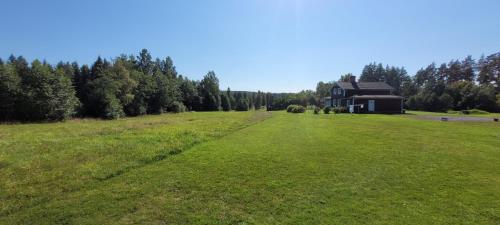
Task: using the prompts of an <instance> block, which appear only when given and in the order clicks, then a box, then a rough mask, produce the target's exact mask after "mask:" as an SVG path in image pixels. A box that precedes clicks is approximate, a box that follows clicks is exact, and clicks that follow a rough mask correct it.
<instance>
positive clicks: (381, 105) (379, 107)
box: [354, 99, 402, 113]
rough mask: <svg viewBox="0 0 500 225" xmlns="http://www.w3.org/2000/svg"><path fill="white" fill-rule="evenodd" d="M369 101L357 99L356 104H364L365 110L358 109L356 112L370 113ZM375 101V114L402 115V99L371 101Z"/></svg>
mask: <svg viewBox="0 0 500 225" xmlns="http://www.w3.org/2000/svg"><path fill="white" fill-rule="evenodd" d="M368 100H370V99H356V100H355V102H354V104H356V105H359V104H363V108H362V109H361V108H356V110H355V112H359V113H370V112H368ZM371 100H375V112H374V113H401V101H402V100H401V99H371Z"/></svg>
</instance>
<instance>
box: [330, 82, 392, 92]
mask: <svg viewBox="0 0 500 225" xmlns="http://www.w3.org/2000/svg"><path fill="white" fill-rule="evenodd" d="M337 85H338V86H339V87H340V88H342V89H344V90H391V89H394V88H392V87H391V86H390V85H388V84H386V83H384V82H356V83H351V82H337Z"/></svg>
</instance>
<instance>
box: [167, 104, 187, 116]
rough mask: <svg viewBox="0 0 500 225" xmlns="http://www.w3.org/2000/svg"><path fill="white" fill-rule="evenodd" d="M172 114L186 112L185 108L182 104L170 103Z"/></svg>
mask: <svg viewBox="0 0 500 225" xmlns="http://www.w3.org/2000/svg"><path fill="white" fill-rule="evenodd" d="M171 111H172V112H174V113H181V112H186V111H187V109H186V106H185V105H184V104H182V102H178V101H175V102H173V103H172V109H171Z"/></svg>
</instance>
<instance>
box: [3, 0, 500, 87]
mask: <svg viewBox="0 0 500 225" xmlns="http://www.w3.org/2000/svg"><path fill="white" fill-rule="evenodd" d="M0 5H2V10H1V13H0V19H1V21H2V32H1V33H0V57H2V58H4V59H5V58H7V57H8V56H9V55H10V54H11V53H12V54H15V55H23V56H25V57H26V58H27V59H29V60H32V59H34V58H39V59H46V60H47V61H48V62H50V63H57V62H58V61H60V60H63V61H75V60H76V61H78V62H80V63H87V64H89V63H92V62H93V61H94V60H95V58H96V57H97V55H101V56H102V57H105V58H111V57H115V56H118V55H119V54H121V53H126V54H132V53H133V54H137V53H138V52H139V51H140V50H141V49H142V48H147V49H149V50H150V52H151V53H152V55H153V56H154V57H161V58H163V57H166V56H171V57H172V58H173V60H174V63H175V65H176V66H177V70H178V71H179V72H180V73H182V74H184V75H187V76H188V77H190V78H193V79H200V78H201V77H202V76H203V75H204V74H205V73H206V72H207V71H208V70H214V71H215V72H216V74H217V75H218V77H219V79H220V81H221V88H226V87H228V86H230V87H231V89H233V90H263V91H273V92H294V91H299V90H302V89H314V88H315V86H316V83H317V82H318V81H320V80H322V81H330V80H336V79H338V77H339V76H340V75H341V74H345V73H348V72H352V73H354V74H359V73H360V71H361V69H362V67H363V66H364V65H366V64H368V63H370V62H373V61H376V62H381V63H383V64H389V65H394V66H404V67H405V68H406V69H407V70H408V72H409V73H410V74H414V73H415V72H416V71H417V70H418V69H419V68H421V67H423V66H426V65H428V64H429V63H431V62H437V63H441V62H448V61H449V60H451V59H456V58H463V57H465V56H467V55H472V56H473V57H474V58H478V57H479V56H481V54H483V53H484V54H486V55H488V54H491V53H494V52H498V51H500V13H499V10H500V1H495V0H491V1H484V0H478V1H472V0H470V1H460V0H455V1H452V0H443V1H430V0H422V1H416V0H415V1H392V0H391V1H376V0H372V1H369V0H366V1H356V0H350V1H348V0H345V1H340V0H339V1H336V0H329V1H327V0H247V1H243V0H213V1H210V0H199V1H194V0H193V1H188V0H183V1H167V0H158V1H153V0H144V1H139V0H137V1H131V0H122V1H119V0H113V1H111V0H110V1H104V0H102V1H96V0H86V1H77V0H66V1H62V0H59V1H56V0H53V1H51V0H47V1H34V0H33V1H25V0H16V1H2V3H0Z"/></svg>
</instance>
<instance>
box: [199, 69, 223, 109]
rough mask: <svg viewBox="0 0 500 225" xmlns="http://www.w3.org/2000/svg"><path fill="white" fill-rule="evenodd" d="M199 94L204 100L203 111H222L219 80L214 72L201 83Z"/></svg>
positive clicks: (207, 75) (209, 73)
mask: <svg viewBox="0 0 500 225" xmlns="http://www.w3.org/2000/svg"><path fill="white" fill-rule="evenodd" d="M199 92H200V95H201V97H202V98H203V110H205V111H218V110H220V95H219V92H220V91H219V79H217V76H216V75H215V73H214V72H213V71H209V72H208V73H207V74H206V75H205V76H204V77H203V79H202V80H201V82H200V83H199Z"/></svg>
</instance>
